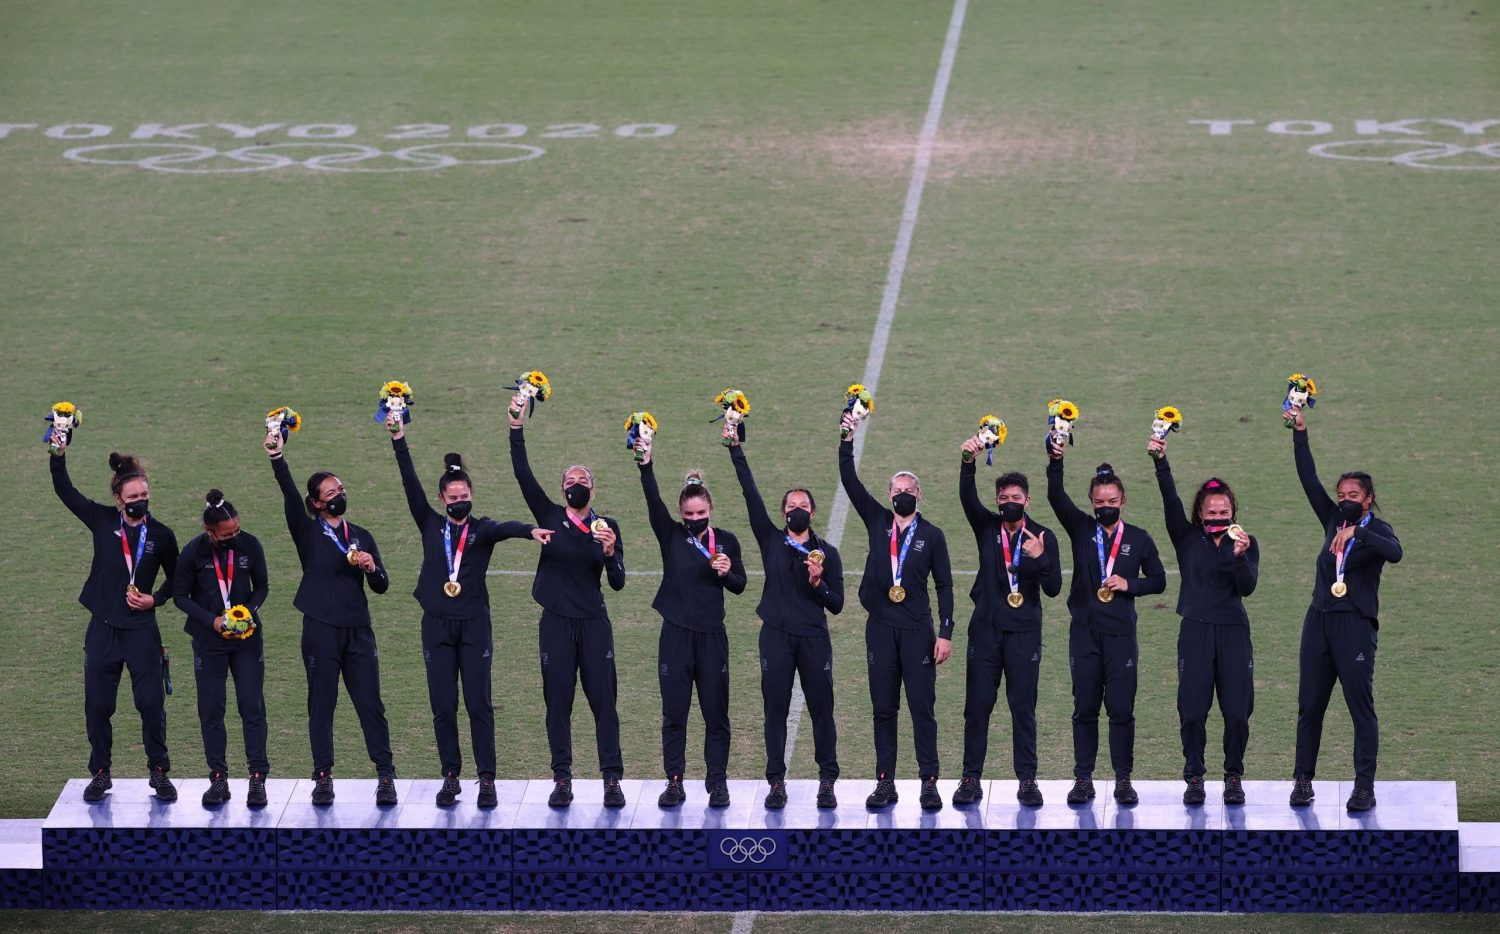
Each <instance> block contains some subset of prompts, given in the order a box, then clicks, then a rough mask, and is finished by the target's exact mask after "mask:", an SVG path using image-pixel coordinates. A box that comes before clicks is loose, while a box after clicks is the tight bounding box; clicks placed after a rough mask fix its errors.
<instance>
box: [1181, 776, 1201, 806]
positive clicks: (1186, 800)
mask: <svg viewBox="0 0 1500 934" xmlns="http://www.w3.org/2000/svg"><path fill="white" fill-rule="evenodd" d="M1204 800H1205V796H1204V794H1203V776H1201V775H1194V776H1193V777H1192V778H1190V779H1188V780H1187V788H1186V789H1184V790H1183V792H1182V803H1183V804H1186V805H1188V806H1189V807H1194V806H1199V805H1202V804H1203V802H1204Z"/></svg>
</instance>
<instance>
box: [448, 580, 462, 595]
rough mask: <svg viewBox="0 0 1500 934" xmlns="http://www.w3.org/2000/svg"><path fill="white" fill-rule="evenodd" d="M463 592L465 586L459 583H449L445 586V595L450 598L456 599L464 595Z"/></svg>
mask: <svg viewBox="0 0 1500 934" xmlns="http://www.w3.org/2000/svg"><path fill="white" fill-rule="evenodd" d="M463 591H464V588H463V585H462V584H460V583H459V582H458V581H448V582H446V583H444V584H443V593H445V594H447V595H448V596H450V597H456V596H458V595H459V594H461V593H463Z"/></svg>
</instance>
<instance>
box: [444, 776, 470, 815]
mask: <svg viewBox="0 0 1500 934" xmlns="http://www.w3.org/2000/svg"><path fill="white" fill-rule="evenodd" d="M463 790H464V788H463V786H462V785H460V784H459V783H458V776H457V775H445V776H443V787H441V788H439V789H438V793H437V806H438V807H440V808H451V807H453V805H455V804H457V803H458V796H459V795H461V794H463Z"/></svg>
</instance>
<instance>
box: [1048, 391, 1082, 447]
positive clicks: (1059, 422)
mask: <svg viewBox="0 0 1500 934" xmlns="http://www.w3.org/2000/svg"><path fill="white" fill-rule="evenodd" d="M1079 414H1080V413H1079V411H1078V406H1076V405H1074V404H1073V403H1071V402H1069V401H1068V400H1067V399H1053V400H1052V401H1051V402H1048V403H1047V439H1048V441H1051V440H1053V439H1056V440H1057V443H1058V444H1072V443H1073V423H1074V422H1076V421H1078V416H1079Z"/></svg>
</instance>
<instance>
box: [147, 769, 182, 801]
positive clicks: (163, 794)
mask: <svg viewBox="0 0 1500 934" xmlns="http://www.w3.org/2000/svg"><path fill="white" fill-rule="evenodd" d="M151 787H152V788H155V789H156V800H158V801H176V800H177V786H176V785H173V784H172V780H171V779H170V778H168V777H167V770H166V769H163V768H160V767H158V768H154V769H152V770H151Z"/></svg>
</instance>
